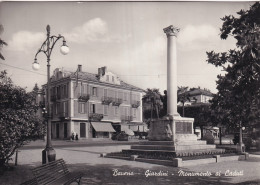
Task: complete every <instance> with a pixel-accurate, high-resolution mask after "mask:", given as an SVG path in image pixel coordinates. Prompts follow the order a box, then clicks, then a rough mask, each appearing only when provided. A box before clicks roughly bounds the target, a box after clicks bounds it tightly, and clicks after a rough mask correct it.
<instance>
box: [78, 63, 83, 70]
mask: <svg viewBox="0 0 260 185" xmlns="http://www.w3.org/2000/svg"><path fill="white" fill-rule="evenodd" d="M78 72H82V65H80V64H79V65H78Z"/></svg>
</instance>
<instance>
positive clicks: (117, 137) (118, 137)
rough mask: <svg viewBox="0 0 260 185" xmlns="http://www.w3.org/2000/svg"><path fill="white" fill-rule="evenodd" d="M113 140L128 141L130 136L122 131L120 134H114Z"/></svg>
mask: <svg viewBox="0 0 260 185" xmlns="http://www.w3.org/2000/svg"><path fill="white" fill-rule="evenodd" d="M111 139H112V140H117V141H128V135H127V134H126V133H125V132H124V131H121V132H119V133H115V134H113V135H112V137H111Z"/></svg>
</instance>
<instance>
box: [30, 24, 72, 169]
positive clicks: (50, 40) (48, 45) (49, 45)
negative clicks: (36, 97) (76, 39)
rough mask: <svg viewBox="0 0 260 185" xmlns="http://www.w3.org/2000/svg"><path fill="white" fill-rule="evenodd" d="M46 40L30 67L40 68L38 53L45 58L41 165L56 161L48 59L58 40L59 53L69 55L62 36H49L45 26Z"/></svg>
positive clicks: (48, 28)
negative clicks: (45, 87)
mask: <svg viewBox="0 0 260 185" xmlns="http://www.w3.org/2000/svg"><path fill="white" fill-rule="evenodd" d="M46 30H47V39H46V40H45V41H44V42H43V44H42V46H41V48H40V49H39V50H38V52H37V53H36V55H35V58H34V63H33V65H32V68H33V69H34V70H38V69H39V68H40V65H39V63H38V62H37V55H38V54H39V53H41V52H42V53H44V54H45V55H46V57H47V93H46V96H47V120H48V121H47V143H46V147H45V149H44V150H43V151H42V164H45V163H48V162H51V161H55V159H56V153H55V150H54V149H53V147H52V144H51V113H50V110H51V109H50V57H51V53H52V49H53V48H54V46H55V44H56V42H57V41H58V40H59V39H61V38H62V39H63V45H62V46H61V48H60V51H61V53H62V54H64V55H66V54H68V53H69V48H68V46H67V45H66V40H65V38H64V37H63V36H61V35H58V36H50V26H49V25H47V27H46Z"/></svg>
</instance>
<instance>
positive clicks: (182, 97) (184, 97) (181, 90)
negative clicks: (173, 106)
mask: <svg viewBox="0 0 260 185" xmlns="http://www.w3.org/2000/svg"><path fill="white" fill-rule="evenodd" d="M177 94H178V102H181V103H182V116H183V117H184V105H185V102H187V101H190V94H189V87H182V86H181V87H178V91H177Z"/></svg>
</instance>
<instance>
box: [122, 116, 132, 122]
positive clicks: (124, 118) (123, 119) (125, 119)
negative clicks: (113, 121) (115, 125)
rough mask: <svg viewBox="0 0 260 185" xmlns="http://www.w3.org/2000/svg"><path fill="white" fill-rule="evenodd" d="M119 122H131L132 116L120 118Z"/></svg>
mask: <svg viewBox="0 0 260 185" xmlns="http://www.w3.org/2000/svg"><path fill="white" fill-rule="evenodd" d="M121 121H133V116H125V115H122V116H121Z"/></svg>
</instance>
